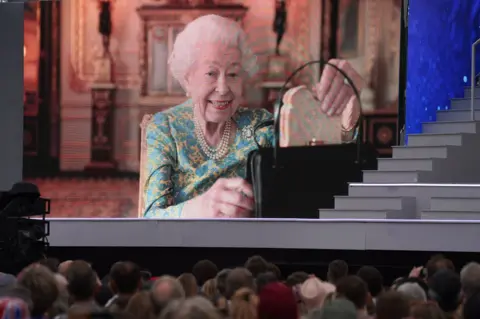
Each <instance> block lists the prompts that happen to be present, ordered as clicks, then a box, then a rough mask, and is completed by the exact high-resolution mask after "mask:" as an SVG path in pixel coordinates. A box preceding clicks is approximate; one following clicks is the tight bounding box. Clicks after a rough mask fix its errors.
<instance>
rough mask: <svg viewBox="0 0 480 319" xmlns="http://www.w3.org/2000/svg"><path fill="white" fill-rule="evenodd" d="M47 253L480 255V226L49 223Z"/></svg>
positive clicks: (285, 221) (374, 222) (269, 222)
mask: <svg viewBox="0 0 480 319" xmlns="http://www.w3.org/2000/svg"><path fill="white" fill-rule="evenodd" d="M49 221H50V222H51V223H50V230H51V234H50V237H49V242H50V245H51V246H52V247H59V248H60V247H152V248H153V247H183V248H256V249H309V250H357V251H359V250H364V251H417V252H421V251H424V252H427V251H428V252H480V245H478V243H479V242H480V221H465V220H462V221H428V220H388V221H385V220H291V219H228V220H222V219H216V220H212V219H202V220H163V219H162V220H155V219H125V218H124V219H115V218H108V219H92V218H88V219H76V218H52V219H49Z"/></svg>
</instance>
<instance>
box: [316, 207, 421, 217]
mask: <svg viewBox="0 0 480 319" xmlns="http://www.w3.org/2000/svg"><path fill="white" fill-rule="evenodd" d="M318 217H319V218H320V219H412V218H414V217H415V216H413V217H410V216H408V214H405V213H404V212H403V211H401V210H384V209H380V210H371V209H370V210H358V209H355V210H349V209H320V210H319V214H318Z"/></svg>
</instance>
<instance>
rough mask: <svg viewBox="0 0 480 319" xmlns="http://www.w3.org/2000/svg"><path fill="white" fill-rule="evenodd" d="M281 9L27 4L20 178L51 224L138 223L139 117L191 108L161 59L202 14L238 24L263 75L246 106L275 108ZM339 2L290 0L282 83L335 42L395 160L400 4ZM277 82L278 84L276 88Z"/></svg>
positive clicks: (230, 4)
mask: <svg viewBox="0 0 480 319" xmlns="http://www.w3.org/2000/svg"><path fill="white" fill-rule="evenodd" d="M275 1H276V0H264V1H255V0H244V1H233V0H230V1H228V0H223V1H222V0H217V1H213V2H212V1H207V2H212V3H213V4H202V3H203V2H204V1H149V2H147V1H142V0H75V1H63V2H37V3H38V5H33V4H28V5H27V8H26V10H25V130H24V131H25V133H24V134H25V140H24V157H25V159H24V167H25V168H24V175H25V177H26V178H28V179H31V180H33V181H34V182H35V183H37V184H38V185H39V187H40V190H41V191H42V195H43V196H45V197H48V198H51V199H52V214H53V215H54V216H55V217H62V216H65V217H102V216H103V217H134V216H136V207H137V197H138V170H139V148H140V135H139V134H140V128H139V124H140V122H141V119H142V117H143V115H144V114H152V113H155V112H157V111H160V110H163V109H165V108H168V107H170V106H172V105H175V104H178V103H180V102H182V101H183V100H185V94H183V93H182V92H181V90H179V88H178V85H177V84H176V83H175V81H174V80H173V79H172V78H171V76H170V74H169V72H168V69H167V67H166V59H167V56H168V52H169V50H171V46H172V44H173V41H174V37H175V35H176V34H178V32H179V31H180V30H181V27H182V25H183V24H184V23H186V22H188V21H190V20H191V19H193V18H195V17H196V16H199V15H202V14H206V13H217V14H222V15H226V16H229V17H232V18H234V19H237V20H238V21H239V22H240V23H241V24H242V25H243V27H244V28H245V30H246V32H247V34H248V37H249V40H250V42H251V45H252V46H253V48H254V51H255V52H256V53H257V55H258V59H259V62H260V65H261V72H260V73H259V75H258V76H257V78H256V79H254V81H252V82H251V83H248V85H247V88H246V99H247V101H248V105H249V106H250V107H268V103H269V100H270V98H271V96H272V94H274V93H275V87H276V86H275V85H273V86H272V82H271V80H270V79H269V76H270V73H269V72H270V68H271V63H272V56H273V53H274V50H275V39H276V36H275V33H274V32H273V29H272V22H273V19H274V16H275ZM336 1H337V0H287V2H286V7H287V13H288V14H287V16H288V22H287V32H286V35H285V37H284V39H283V42H282V45H281V50H280V51H281V56H282V58H283V59H284V61H286V62H285V74H287V73H288V71H289V70H291V69H292V68H294V67H295V66H298V65H299V64H301V63H303V62H306V61H308V60H311V59H318V58H319V57H320V55H321V54H322V56H324V57H329V56H331V53H332V52H326V51H328V50H329V49H328V48H327V46H326V45H324V44H325V43H326V42H327V39H330V38H331V37H332V36H335V37H336V43H337V48H336V52H335V54H336V56H338V57H342V58H346V59H348V60H349V61H351V63H352V64H353V65H354V66H355V67H356V68H357V70H358V71H359V72H360V73H361V74H362V75H363V76H364V77H365V79H367V82H368V89H367V90H365V91H364V92H363V93H362V100H363V103H364V111H365V112H366V121H367V125H366V130H367V131H366V133H367V134H366V135H367V137H368V138H369V139H371V140H372V141H373V142H374V143H376V144H378V145H377V146H378V148H379V149H380V150H383V151H384V152H386V153H385V154H386V155H387V156H388V151H389V146H391V144H392V143H395V141H394V140H393V138H394V136H395V131H394V130H395V129H396V128H395V126H394V123H396V103H397V98H398V64H399V34H400V8H399V1H398V0H388V1H381V0H338V3H336V4H335V3H334V2H336ZM105 2H108V8H109V15H110V16H111V26H112V28H111V34H110V35H109V36H108V51H109V54H108V58H107V57H105V55H104V48H105V47H104V45H105V42H104V40H105V38H104V37H103V38H102V35H101V34H99V32H98V24H99V16H100V13H101V10H102V6H103V8H105V4H104V3H105ZM166 2H176V4H172V3H166ZM180 2H182V3H180ZM185 6H187V7H185ZM385 12H388V14H386V13H385ZM332 15H336V17H337V20H338V30H336V31H334V32H332V30H330V29H331V27H330V26H329V23H328V22H329V19H330V18H331V17H332ZM322 16H323V17H324V19H322V18H321V17H322ZM325 20H326V21H325ZM322 21H324V23H322ZM107 73H108V74H107ZM105 74H107V75H105ZM318 74H319V71H318V68H311V69H309V70H307V71H306V72H305V73H304V74H303V76H301V77H299V79H297V80H298V81H299V82H298V83H300V82H301V83H307V84H313V83H314V81H316V80H317V79H318ZM276 81H277V82H276V83H277V86H278V81H281V79H278V78H277V79H276ZM102 141H103V142H102ZM100 142H102V143H104V144H102V145H100V144H99V143H100ZM96 149H97V150H96ZM92 167H93V168H94V169H92ZM100 202H101V203H102V205H99V203H100Z"/></svg>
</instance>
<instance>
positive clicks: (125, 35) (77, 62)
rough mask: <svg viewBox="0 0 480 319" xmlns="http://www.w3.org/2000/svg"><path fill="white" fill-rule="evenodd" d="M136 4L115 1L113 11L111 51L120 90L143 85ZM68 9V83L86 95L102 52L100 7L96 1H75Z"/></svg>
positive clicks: (125, 0) (127, 0) (127, 1)
mask: <svg viewBox="0 0 480 319" xmlns="http://www.w3.org/2000/svg"><path fill="white" fill-rule="evenodd" d="M136 5H137V2H136V1H132V0H116V1H115V2H114V5H113V9H112V15H113V17H112V29H113V33H112V39H111V50H112V55H113V59H114V61H115V66H114V72H115V79H116V82H117V86H118V87H119V88H121V89H134V88H137V87H138V86H139V83H140V81H139V74H138V39H137V32H134V31H135V30H137V25H138V18H137V17H136V15H135V7H136ZM69 6H70V12H69V17H68V18H69V19H70V70H69V73H70V74H69V82H70V83H69V84H70V88H71V89H72V90H74V91H76V92H87V91H88V90H89V87H90V85H91V84H92V83H93V82H94V79H95V68H94V60H95V59H94V57H95V56H96V55H98V52H100V50H101V49H102V44H101V37H100V34H99V33H98V5H97V1H91V0H75V1H71V2H70V3H69ZM120 21H124V22H122V23H119V22H120ZM132 48H133V49H132Z"/></svg>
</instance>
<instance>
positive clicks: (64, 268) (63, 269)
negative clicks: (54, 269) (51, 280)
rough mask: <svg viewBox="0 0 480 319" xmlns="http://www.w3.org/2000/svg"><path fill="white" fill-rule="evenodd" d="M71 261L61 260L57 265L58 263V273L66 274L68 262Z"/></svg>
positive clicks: (70, 261)
mask: <svg viewBox="0 0 480 319" xmlns="http://www.w3.org/2000/svg"><path fill="white" fill-rule="evenodd" d="M71 263H72V260H65V261H63V262H61V263H60V264H59V265H58V273H60V274H61V275H63V276H65V277H66V276H67V270H68V267H70V264H71Z"/></svg>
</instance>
